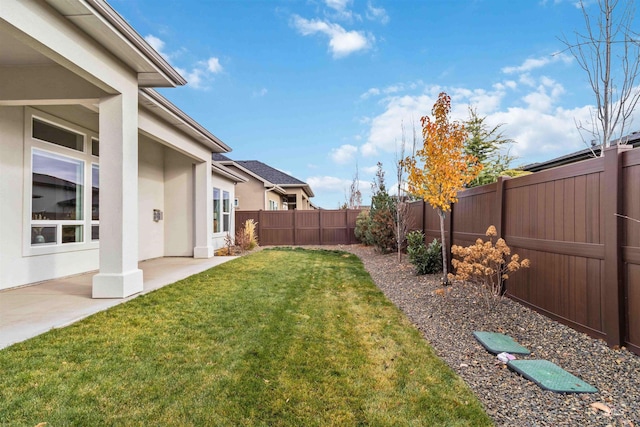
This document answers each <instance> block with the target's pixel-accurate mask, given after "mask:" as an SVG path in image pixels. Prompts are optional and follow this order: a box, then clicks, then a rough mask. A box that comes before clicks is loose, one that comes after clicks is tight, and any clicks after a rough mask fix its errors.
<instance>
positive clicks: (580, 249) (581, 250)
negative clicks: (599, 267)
mask: <svg viewBox="0 0 640 427" xmlns="http://www.w3.org/2000/svg"><path fill="white" fill-rule="evenodd" d="M504 239H505V240H506V241H507V244H508V245H509V246H511V247H512V248H513V247H518V248H522V249H529V250H533V251H541V252H549V253H553V254H561V255H570V256H578V257H584V258H594V259H604V245H603V244H600V243H579V242H564V241H561V240H543V239H531V238H528V237H515V236H514V237H508V236H507V237H505V238H504Z"/></svg>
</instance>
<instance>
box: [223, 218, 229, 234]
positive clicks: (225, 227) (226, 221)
mask: <svg viewBox="0 0 640 427" xmlns="http://www.w3.org/2000/svg"><path fill="white" fill-rule="evenodd" d="M229 217H230V216H229V214H224V216H223V217H222V227H223V230H222V231H224V232H229Z"/></svg>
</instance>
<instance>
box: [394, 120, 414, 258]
mask: <svg viewBox="0 0 640 427" xmlns="http://www.w3.org/2000/svg"><path fill="white" fill-rule="evenodd" d="M401 128H402V142H401V143H400V159H404V156H405V149H406V139H405V132H404V123H403V124H402V125H401ZM414 139H415V135H414ZM414 144H415V141H414ZM404 174H405V167H404V164H403V163H402V161H401V160H398V153H397V152H396V179H397V180H398V181H397V182H398V184H397V191H396V218H395V221H396V226H395V229H394V230H395V237H396V250H397V252H398V262H400V261H401V260H402V249H403V248H404V246H405V241H406V240H407V232H408V231H409V204H408V203H407V197H406V194H404V189H403V188H402V186H403V183H404Z"/></svg>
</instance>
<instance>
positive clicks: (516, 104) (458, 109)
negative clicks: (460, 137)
mask: <svg viewBox="0 0 640 427" xmlns="http://www.w3.org/2000/svg"><path fill="white" fill-rule="evenodd" d="M529 79H530V80H531V83H532V84H531V85H525V86H519V85H518V84H516V83H515V82H513V81H512V80H507V81H503V82H501V83H498V84H494V85H493V87H492V88H491V89H490V90H484V89H468V88H464V87H453V88H442V87H439V86H435V85H434V86H431V87H425V88H424V89H423V90H422V91H420V92H417V93H414V94H403V95H393V96H388V97H387V98H386V99H384V101H383V103H382V106H383V111H382V112H380V113H379V114H378V115H377V116H373V117H372V118H371V120H370V122H369V123H365V126H367V127H368V129H369V130H368V136H367V137H366V138H365V141H364V143H363V144H362V145H361V146H360V147H359V149H360V152H361V153H362V155H363V156H365V157H369V158H376V159H378V160H380V159H381V158H385V159H386V162H387V163H389V164H392V163H391V162H393V155H394V154H395V153H397V152H398V146H399V142H400V141H401V139H402V128H401V124H402V123H404V126H405V139H406V141H407V144H408V145H409V144H411V143H412V130H411V123H410V121H411V119H412V118H413V119H414V120H415V121H416V127H417V129H418V132H417V133H418V140H419V141H418V143H419V144H421V142H422V138H421V135H420V129H421V126H420V121H419V119H420V117H421V116H423V115H425V114H430V112H431V109H432V107H433V103H434V102H435V101H436V99H437V95H438V93H439V92H441V91H442V90H444V91H446V92H447V93H449V95H451V98H452V107H453V108H452V114H451V118H452V120H458V121H464V120H466V119H467V118H468V108H469V106H473V107H474V108H476V110H477V111H478V114H480V115H481V116H484V117H486V123H487V124H488V125H489V126H496V125H499V124H503V126H502V127H501V128H500V130H501V131H503V132H504V134H505V136H506V137H508V138H511V139H513V140H514V141H516V143H515V144H514V145H513V146H512V147H511V151H510V154H511V155H514V156H517V157H518V158H519V159H517V160H515V161H514V162H513V164H512V165H513V166H518V165H521V164H525V163H532V162H535V161H542V160H547V159H551V158H554V157H558V156H561V155H564V154H567V153H570V152H573V151H577V150H581V149H583V148H585V145H584V143H583V141H582V137H581V136H580V134H579V132H578V131H577V129H576V126H575V122H576V121H582V122H583V123H586V122H589V121H590V109H592V108H593V107H591V106H590V105H584V106H578V107H575V108H566V107H561V106H560V102H561V100H562V97H563V95H564V93H565V89H564V87H563V86H562V84H560V83H559V82H557V81H556V80H554V79H552V78H550V77H547V76H540V77H533V76H531V75H529ZM525 89H526V90H525ZM638 115H639V116H640V112H639V113H638ZM389 160H391V161H389ZM363 170H364V169H363ZM367 172H371V171H370V170H367Z"/></svg>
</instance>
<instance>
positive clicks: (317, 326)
mask: <svg viewBox="0 0 640 427" xmlns="http://www.w3.org/2000/svg"><path fill="white" fill-rule="evenodd" d="M41 422H47V423H48V424H47V426H51V427H57V426H68V425H78V426H99V425H100V426H103V425H122V426H135V425H145V426H146V425H162V426H190V425H192V426H217V425H220V426H331V425H336V426H343V425H346V426H352V425H374V426H403V425H406V426H409V425H411V426H418V425H425V426H432V425H473V426H480V425H491V420H490V419H489V418H488V417H487V415H486V414H485V413H484V412H483V410H482V407H481V405H480V404H479V403H478V401H477V399H476V398H475V397H474V396H473V394H472V393H471V391H470V390H469V389H468V388H467V387H466V386H465V384H464V382H463V381H462V380H460V378H458V377H457V376H456V375H455V374H454V373H453V372H452V371H451V370H450V369H448V367H446V365H445V364H444V363H443V362H442V361H440V360H439V359H438V358H437V357H436V356H435V355H434V352H433V351H432V349H431V348H430V347H429V346H428V345H427V343H426V342H425V341H424V340H423V339H422V337H421V336H420V333H419V332H418V331H417V330H416V329H415V328H413V327H412V325H411V324H410V323H409V322H408V320H407V319H406V318H405V317H404V315H402V314H401V312H400V311H399V310H398V309H396V308H395V306H393V305H392V304H391V303H390V302H388V301H387V300H386V298H385V297H384V296H383V295H382V293H381V292H380V291H379V290H378V289H377V288H376V287H375V285H374V284H373V282H372V281H371V278H370V277H369V275H368V274H367V273H366V271H365V270H364V268H363V266H362V263H361V262H360V260H359V259H358V258H357V257H355V256H354V255H350V254H346V253H342V252H331V251H311V250H299V249H297V250H287V249H282V250H280V249H276V250H263V251H260V252H257V253H254V254H252V255H248V256H244V257H242V258H239V259H236V260H234V261H231V262H228V263H225V264H223V265H221V266H218V267H215V268H213V269H211V270H209V271H206V272H204V273H201V274H198V275H196V276H192V277H190V278H188V279H186V280H182V281H180V282H177V283H175V284H173V285H170V286H167V287H165V288H162V289H160V290H158V291H156V292H153V293H150V294H147V295H144V296H140V297H138V298H135V299H133V300H132V301H130V302H127V303H125V304H122V305H119V306H117V307H115V308H112V309H110V310H108V311H106V312H102V313H98V314H96V315H94V316H91V317H89V318H87V319H85V320H83V321H81V322H79V323H76V324H74V325H72V326H70V327H67V328H64V329H59V330H53V331H51V332H49V333H46V334H44V335H41V336H39V337H36V338H34V339H31V340H29V341H26V342H24V343H21V344H16V345H14V346H12V347H9V348H7V349H4V350H1V351H0V426H14V425H16V426H21V425H24V426H35V425H36V424H38V423H41Z"/></svg>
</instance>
